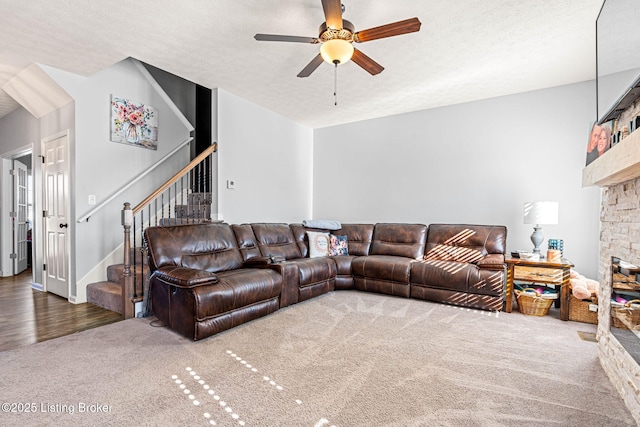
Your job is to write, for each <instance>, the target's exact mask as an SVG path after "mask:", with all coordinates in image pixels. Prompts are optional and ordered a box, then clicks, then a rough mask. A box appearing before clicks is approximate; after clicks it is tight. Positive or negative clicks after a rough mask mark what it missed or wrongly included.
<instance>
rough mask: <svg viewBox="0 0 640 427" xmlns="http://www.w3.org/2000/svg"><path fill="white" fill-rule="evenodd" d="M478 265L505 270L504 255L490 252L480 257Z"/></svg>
mask: <svg viewBox="0 0 640 427" xmlns="http://www.w3.org/2000/svg"><path fill="white" fill-rule="evenodd" d="M477 265H478V267H480V268H484V269H487V270H504V266H505V264H504V255H503V254H489V255H486V256H484V257H482V258H480V259H479V260H478V262H477Z"/></svg>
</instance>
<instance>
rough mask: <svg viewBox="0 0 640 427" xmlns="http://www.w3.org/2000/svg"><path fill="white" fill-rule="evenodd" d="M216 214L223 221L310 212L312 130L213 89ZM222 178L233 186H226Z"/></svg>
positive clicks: (281, 218)
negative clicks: (215, 148) (214, 97)
mask: <svg viewBox="0 0 640 427" xmlns="http://www.w3.org/2000/svg"><path fill="white" fill-rule="evenodd" d="M217 92H218V95H217V97H218V123H217V129H218V144H219V145H218V167H219V174H218V179H219V184H218V193H219V194H218V197H219V206H218V209H219V213H220V214H221V219H223V220H224V221H225V222H228V223H243V222H300V221H302V220H304V219H308V218H310V216H311V190H312V185H311V182H312V181H311V179H312V171H313V159H312V151H313V149H312V147H313V130H312V129H311V128H308V127H306V126H303V125H300V124H298V123H296V122H293V121H291V120H289V119H287V118H285V117H283V116H280V115H278V114H276V113H274V112H272V111H269V110H267V109H265V108H262V107H260V106H258V105H256V104H253V103H251V102H249V101H246V100H244V99H242V98H239V97H237V96H235V95H232V94H230V93H228V92H225V91H224V90H221V89H219V90H218V91H217ZM227 180H232V181H234V182H235V189H233V190H231V189H227Z"/></svg>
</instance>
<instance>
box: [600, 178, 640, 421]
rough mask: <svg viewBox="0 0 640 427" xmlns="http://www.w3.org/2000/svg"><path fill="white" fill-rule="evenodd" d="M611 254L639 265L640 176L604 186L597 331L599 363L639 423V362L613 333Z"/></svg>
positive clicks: (601, 213)
mask: <svg viewBox="0 0 640 427" xmlns="http://www.w3.org/2000/svg"><path fill="white" fill-rule="evenodd" d="M612 257H618V258H620V259H622V260H625V261H627V262H630V263H633V264H635V265H640V178H634V179H631V180H629V181H625V182H622V183H619V184H616V185H611V186H608V187H604V188H603V189H602V206H601V211H600V260H599V263H600V265H599V268H598V271H599V281H600V284H601V289H600V299H599V301H598V304H599V310H598V334H597V337H598V352H599V357H600V363H601V364H602V367H603V368H604V370H605V372H606V373H607V375H608V376H609V379H610V380H611V382H612V383H613V385H614V387H615V388H616V389H617V390H618V392H619V393H620V396H621V397H622V399H623V400H624V402H625V404H626V405H627V407H628V408H629V410H630V411H631V413H632V414H633V416H634V417H635V420H636V422H637V423H638V424H640V365H639V364H638V362H636V360H634V357H633V356H632V354H630V353H629V351H627V350H626V349H625V347H624V346H623V345H622V344H621V343H620V341H619V340H618V339H617V338H616V337H615V336H614V335H613V334H612V333H611V332H610V325H611V316H610V310H611V304H610V295H611V291H612V279H611V260H612ZM636 358H637V355H636Z"/></svg>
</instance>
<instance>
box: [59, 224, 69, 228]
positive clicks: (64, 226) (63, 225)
mask: <svg viewBox="0 0 640 427" xmlns="http://www.w3.org/2000/svg"><path fill="white" fill-rule="evenodd" d="M68 226H69V224H60V228H67V227H68Z"/></svg>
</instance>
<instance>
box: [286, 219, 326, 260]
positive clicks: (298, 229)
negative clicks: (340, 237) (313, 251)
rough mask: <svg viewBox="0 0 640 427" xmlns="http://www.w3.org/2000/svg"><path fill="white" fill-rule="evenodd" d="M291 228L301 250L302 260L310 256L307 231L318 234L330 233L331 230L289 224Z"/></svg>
mask: <svg viewBox="0 0 640 427" xmlns="http://www.w3.org/2000/svg"><path fill="white" fill-rule="evenodd" d="M289 228H291V233H293V238H294V239H295V241H296V243H297V244H298V248H299V249H300V255H301V256H302V258H306V257H308V256H309V236H307V231H313V232H316V233H330V231H329V230H324V229H321V228H308V227H305V226H304V225H302V224H289Z"/></svg>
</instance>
